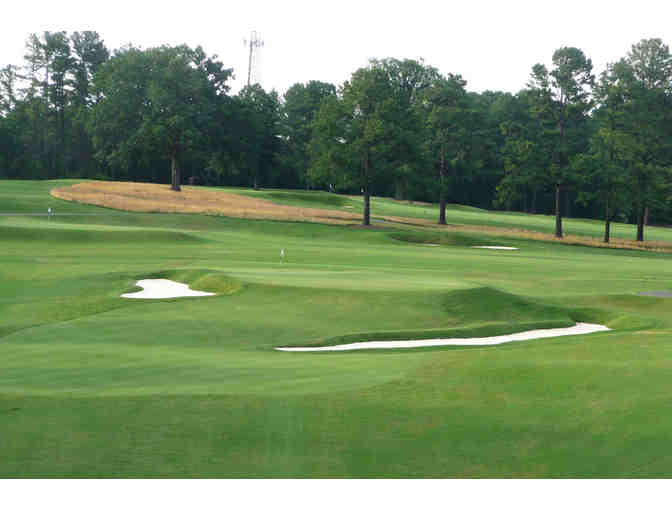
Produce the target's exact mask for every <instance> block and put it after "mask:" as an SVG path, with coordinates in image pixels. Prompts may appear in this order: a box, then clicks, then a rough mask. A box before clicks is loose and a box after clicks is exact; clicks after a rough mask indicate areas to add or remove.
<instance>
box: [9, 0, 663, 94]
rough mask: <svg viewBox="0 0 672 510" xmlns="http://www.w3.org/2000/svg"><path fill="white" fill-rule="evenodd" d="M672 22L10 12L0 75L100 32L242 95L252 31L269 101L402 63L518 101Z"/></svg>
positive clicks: (469, 8)
mask: <svg viewBox="0 0 672 510" xmlns="http://www.w3.org/2000/svg"><path fill="white" fill-rule="evenodd" d="M8 2H11V3H10V4H9V5H6V3H8ZM670 14H672V2H669V0H639V1H637V2H627V3H626V2H618V1H616V0H611V1H603V0H583V1H578V0H564V1H563V2H553V3H552V4H551V3H550V2H547V1H544V0H537V1H528V0H509V1H506V0H503V1H482V0H471V1H466V2H465V1H464V0H461V1H459V2H457V1H456V0H452V1H451V0H442V1H441V0H438V1H429V0H407V1H405V2H397V1H394V0H387V1H380V0H374V1H366V0H359V1H351V0H336V1H333V0H332V1H329V2H321V1H318V0H313V1H305V0H286V1H284V2H283V1H267V0H258V1H257V2H256V3H254V2H252V1H251V0H238V1H236V2H231V1H230V0H220V2H209V1H204V0H187V1H184V0H183V1H180V2H179V3H173V2H170V1H165V0H164V1H156V0H147V1H145V0H134V1H131V0H116V1H115V2H113V3H112V2H110V3H107V2H106V3H102V2H101V3H98V2H91V1H90V0H86V1H82V0H61V1H54V0H51V1H43V0H39V1H24V2H16V1H15V0H3V7H2V16H3V27H2V30H1V31H0V67H4V66H5V65H7V64H22V63H23V54H24V47H25V41H26V39H27V37H28V35H29V34H30V33H32V32H36V33H40V32H42V31H45V30H49V31H58V30H66V31H67V32H68V33H72V32H74V31H75V30H80V31H81V30H95V31H97V32H98V33H100V35H101V37H102V38H103V39H104V41H105V43H106V45H107V47H108V48H109V49H110V50H113V49H116V48H119V47H120V46H122V45H124V44H126V43H129V42H130V43H133V44H134V45H136V46H141V47H143V48H147V47H151V46H158V45H161V44H171V45H172V44H180V43H186V44H188V45H190V46H192V47H193V46H197V45H199V44H200V45H201V46H203V48H204V50H205V51H206V53H207V54H208V55H212V54H217V55H218V56H219V59H220V60H221V61H222V62H223V63H224V64H225V65H226V66H227V67H233V68H234V73H235V76H236V79H235V80H234V81H233V82H231V85H232V91H233V92H237V91H238V90H239V89H240V88H241V87H242V86H243V85H244V84H245V82H246V79H247V48H246V47H245V46H244V44H243V39H244V38H249V35H250V32H251V31H252V30H256V31H257V32H259V33H260V34H261V37H262V39H263V40H264V41H265V45H264V47H263V48H262V50H261V66H260V75H261V84H262V85H263V86H264V88H265V89H267V90H270V89H271V88H275V89H276V90H278V91H279V92H280V93H283V92H284V91H285V90H286V89H287V88H288V87H289V86H291V85H292V84H294V83H297V82H307V81H309V80H322V81H326V82H330V83H334V84H336V85H340V84H341V83H342V82H343V81H344V80H347V79H348V78H349V77H350V75H351V73H352V72H353V71H355V70H356V69H357V68H359V67H362V66H364V65H366V63H367V62H368V59H370V58H386V57H394V58H399V59H402V58H414V59H419V58H424V61H425V63H426V64H429V65H432V66H434V67H436V68H438V69H439V71H441V72H443V73H448V72H452V73H459V74H462V76H463V77H464V78H465V79H466V80H467V88H468V90H471V91H477V92H481V91H483V90H487V89H490V90H503V91H508V92H517V91H518V90H520V89H521V88H523V87H524V86H525V84H526V82H527V80H528V78H529V74H530V70H531V68H532V66H533V65H534V64H535V63H537V62H542V63H546V64H547V65H550V60H551V56H552V54H553V51H554V50H555V49H557V48H559V47H561V46H576V47H578V48H581V49H582V50H583V51H584V52H585V53H586V55H587V56H588V57H590V58H592V59H593V64H594V67H595V71H596V74H599V72H601V71H602V70H603V69H604V67H605V65H606V63H607V62H613V61H616V60H618V59H619V58H621V57H622V56H625V54H626V53H627V52H628V50H629V49H630V46H631V45H632V44H634V43H636V42H637V41H639V40H640V39H642V38H650V37H659V38H661V39H663V41H664V42H665V43H666V44H668V45H670V44H672V23H671V21H670V20H671V16H670Z"/></svg>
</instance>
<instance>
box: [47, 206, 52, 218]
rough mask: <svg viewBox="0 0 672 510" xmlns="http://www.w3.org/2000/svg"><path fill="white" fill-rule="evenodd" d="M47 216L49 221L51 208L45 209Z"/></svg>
mask: <svg viewBox="0 0 672 510" xmlns="http://www.w3.org/2000/svg"><path fill="white" fill-rule="evenodd" d="M47 216H48V218H47V219H51V207H50V208H49V209H47Z"/></svg>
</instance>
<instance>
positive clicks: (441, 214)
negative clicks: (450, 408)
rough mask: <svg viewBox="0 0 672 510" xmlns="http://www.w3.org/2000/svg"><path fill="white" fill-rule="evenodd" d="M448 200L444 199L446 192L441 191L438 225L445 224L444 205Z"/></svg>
mask: <svg viewBox="0 0 672 510" xmlns="http://www.w3.org/2000/svg"><path fill="white" fill-rule="evenodd" d="M447 203H448V201H447V200H446V193H445V192H443V191H442V192H441V198H440V199H439V225H445V224H446V205H447Z"/></svg>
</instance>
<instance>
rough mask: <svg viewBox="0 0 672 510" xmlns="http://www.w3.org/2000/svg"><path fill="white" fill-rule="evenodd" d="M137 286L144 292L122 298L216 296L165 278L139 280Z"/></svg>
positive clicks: (125, 295)
mask: <svg viewBox="0 0 672 510" xmlns="http://www.w3.org/2000/svg"><path fill="white" fill-rule="evenodd" d="M136 285H137V286H138V287H142V289H143V290H141V291H138V292H129V293H128V294H122V295H121V297H123V298H130V299H167V298H177V297H193V296H214V295H215V294H213V293H212V292H201V291H199V290H191V289H190V288H189V285H187V284H186V283H179V282H174V281H173V280H166V279H163V278H159V279H155V280H138V282H137V283H136Z"/></svg>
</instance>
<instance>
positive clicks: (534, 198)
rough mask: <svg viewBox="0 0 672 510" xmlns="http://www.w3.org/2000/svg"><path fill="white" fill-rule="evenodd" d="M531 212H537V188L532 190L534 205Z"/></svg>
mask: <svg viewBox="0 0 672 510" xmlns="http://www.w3.org/2000/svg"><path fill="white" fill-rule="evenodd" d="M530 213H532V214H537V190H536V188H535V189H534V190H532V206H531V207H530Z"/></svg>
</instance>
